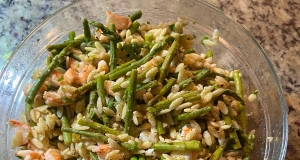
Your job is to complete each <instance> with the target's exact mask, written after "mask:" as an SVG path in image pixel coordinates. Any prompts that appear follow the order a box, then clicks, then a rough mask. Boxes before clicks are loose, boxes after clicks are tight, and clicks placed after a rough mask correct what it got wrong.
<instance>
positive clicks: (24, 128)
mask: <svg viewBox="0 0 300 160" xmlns="http://www.w3.org/2000/svg"><path fill="white" fill-rule="evenodd" d="M9 124H10V125H11V126H13V127H16V132H20V133H22V144H27V143H28V135H29V132H30V126H29V125H27V124H23V123H21V122H18V121H15V120H9Z"/></svg>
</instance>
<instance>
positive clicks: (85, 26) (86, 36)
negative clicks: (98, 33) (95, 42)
mask: <svg viewBox="0 0 300 160" xmlns="http://www.w3.org/2000/svg"><path fill="white" fill-rule="evenodd" d="M82 23H83V34H84V41H85V43H88V42H89V41H90V39H91V29H90V26H89V22H88V20H87V19H86V18H84V19H83V22H82Z"/></svg>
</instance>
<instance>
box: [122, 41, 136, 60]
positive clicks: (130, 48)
mask: <svg viewBox="0 0 300 160" xmlns="http://www.w3.org/2000/svg"><path fill="white" fill-rule="evenodd" d="M122 48H123V49H125V50H126V51H127V53H128V54H129V55H130V57H131V58H133V59H135V60H138V59H139V57H138V56H137V55H136V54H135V53H134V51H133V46H132V45H131V44H130V43H124V44H123V46H122Z"/></svg>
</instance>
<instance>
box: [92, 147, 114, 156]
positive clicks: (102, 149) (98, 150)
mask: <svg viewBox="0 0 300 160" xmlns="http://www.w3.org/2000/svg"><path fill="white" fill-rule="evenodd" d="M92 151H93V152H95V153H97V155H98V156H99V157H101V158H103V159H104V158H105V156H106V155H107V154H108V153H109V152H110V151H111V148H110V146H109V145H108V144H100V145H99V146H97V147H95V148H93V149H92Z"/></svg>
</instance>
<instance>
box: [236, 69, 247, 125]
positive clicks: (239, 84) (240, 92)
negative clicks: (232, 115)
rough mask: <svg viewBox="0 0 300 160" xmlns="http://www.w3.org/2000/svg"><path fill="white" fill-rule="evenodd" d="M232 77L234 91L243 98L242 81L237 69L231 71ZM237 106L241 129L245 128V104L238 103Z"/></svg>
mask: <svg viewBox="0 0 300 160" xmlns="http://www.w3.org/2000/svg"><path fill="white" fill-rule="evenodd" d="M233 78H234V83H235V89H236V93H237V94H238V95H239V97H240V98H241V99H243V97H244V91H243V83H242V79H241V76H240V71H239V70H235V71H233ZM238 108H239V113H240V120H241V126H242V128H243V130H245V129H246V128H247V117H246V111H245V106H244V104H243V103H239V105H238Z"/></svg>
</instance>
